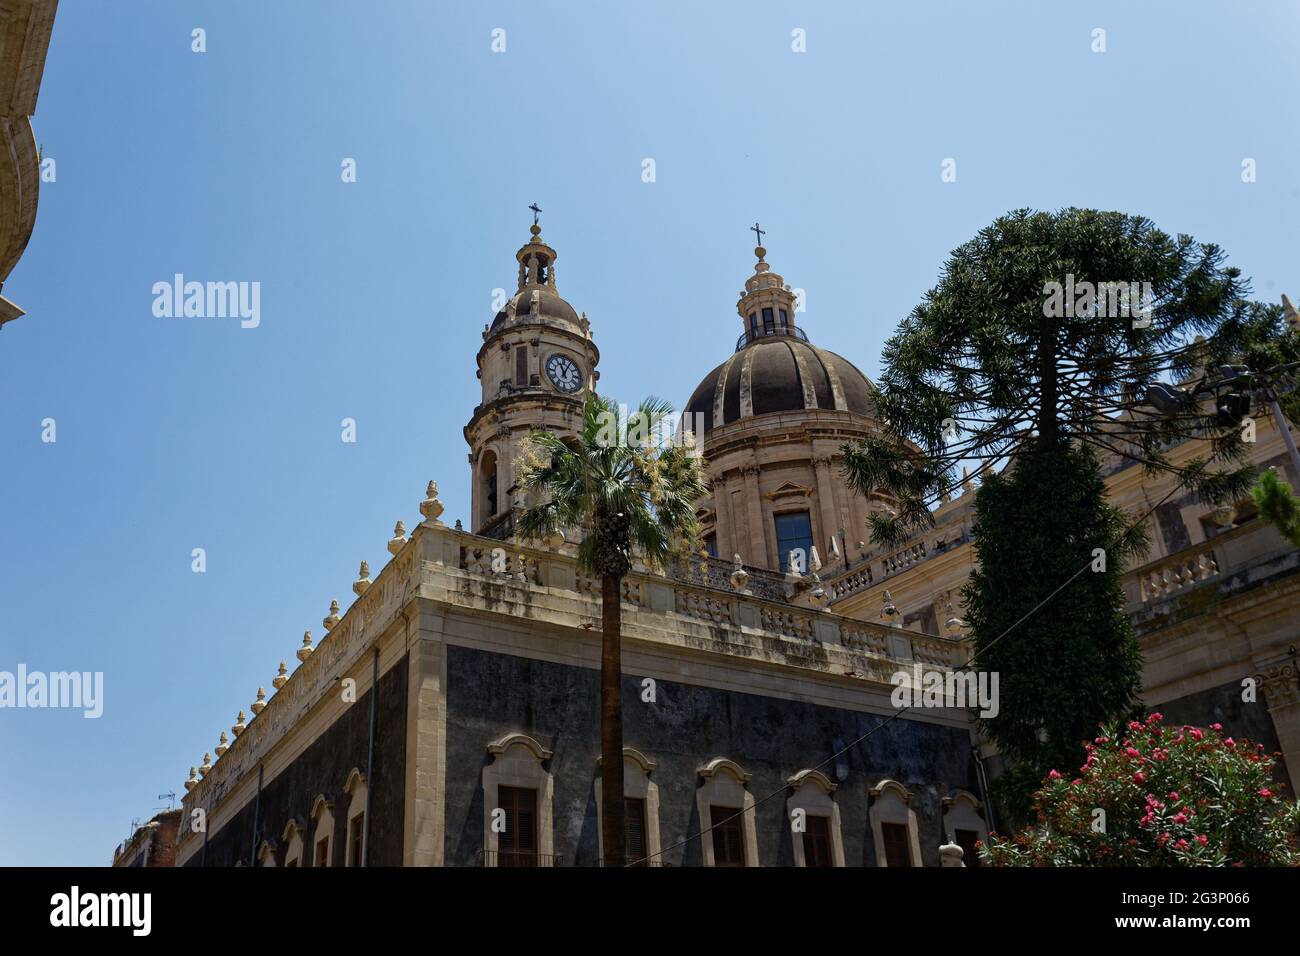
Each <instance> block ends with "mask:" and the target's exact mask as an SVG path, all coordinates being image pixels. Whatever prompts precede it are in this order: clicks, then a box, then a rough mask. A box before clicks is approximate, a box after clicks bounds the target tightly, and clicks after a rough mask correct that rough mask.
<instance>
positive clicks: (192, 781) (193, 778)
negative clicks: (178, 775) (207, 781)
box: [185, 767, 199, 790]
mask: <svg viewBox="0 0 1300 956" xmlns="http://www.w3.org/2000/svg"><path fill="white" fill-rule="evenodd" d="M198 785H199V778H198V775H197V774H196V773H195V770H194V768H193V767H190V777H189V779H188V780H186V781H185V789H186V790H193V789H194V788H195V787H197V786H198Z"/></svg>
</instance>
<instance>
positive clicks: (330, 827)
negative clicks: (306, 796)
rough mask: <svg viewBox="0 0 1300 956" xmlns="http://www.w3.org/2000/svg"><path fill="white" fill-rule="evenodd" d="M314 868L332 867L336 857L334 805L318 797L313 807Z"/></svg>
mask: <svg viewBox="0 0 1300 956" xmlns="http://www.w3.org/2000/svg"><path fill="white" fill-rule="evenodd" d="M311 819H312V828H311V830H312V833H311V839H312V851H311V865H312V866H330V865H331V861H332V859H333V855H334V804H332V803H330V802H329V801H328V800H326V799H325V795H324V794H321V795H320V796H318V797H317V798H316V800H315V802H314V803H312V805H311Z"/></svg>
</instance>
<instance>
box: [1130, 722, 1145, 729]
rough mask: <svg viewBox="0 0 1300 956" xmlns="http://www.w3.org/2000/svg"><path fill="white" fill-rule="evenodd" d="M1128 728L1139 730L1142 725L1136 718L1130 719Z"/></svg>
mask: <svg viewBox="0 0 1300 956" xmlns="http://www.w3.org/2000/svg"><path fill="white" fill-rule="evenodd" d="M1128 729H1129V730H1141V729H1142V725H1141V724H1139V723H1138V722H1137V721H1136V720H1130V721H1129V722H1128Z"/></svg>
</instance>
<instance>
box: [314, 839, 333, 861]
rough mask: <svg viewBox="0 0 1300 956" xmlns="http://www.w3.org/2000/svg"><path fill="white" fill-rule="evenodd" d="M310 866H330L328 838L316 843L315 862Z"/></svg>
mask: <svg viewBox="0 0 1300 956" xmlns="http://www.w3.org/2000/svg"><path fill="white" fill-rule="evenodd" d="M312 865H313V866H329V865H330V838H329V837H321V839H319V840H317V841H316V862H315V863H313V864H312Z"/></svg>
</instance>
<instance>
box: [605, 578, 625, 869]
mask: <svg viewBox="0 0 1300 956" xmlns="http://www.w3.org/2000/svg"><path fill="white" fill-rule="evenodd" d="M622 592H623V581H622V579H621V578H618V577H615V576H614V575H611V574H606V575H602V576H601V579H600V624H601V641H600V801H601V811H602V812H601V836H602V838H603V841H604V854H603V865H604V866H618V867H621V866H623V865H624V862H625V860H624V854H625V847H624V839H623V835H624V829H623V816H624V805H623V692H622V686H621V681H622V674H623V666H622V660H621V647H620V642H621V635H620V631H621V630H622V627H621V617H622V611H623V604H622V601H623V595H622Z"/></svg>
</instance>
